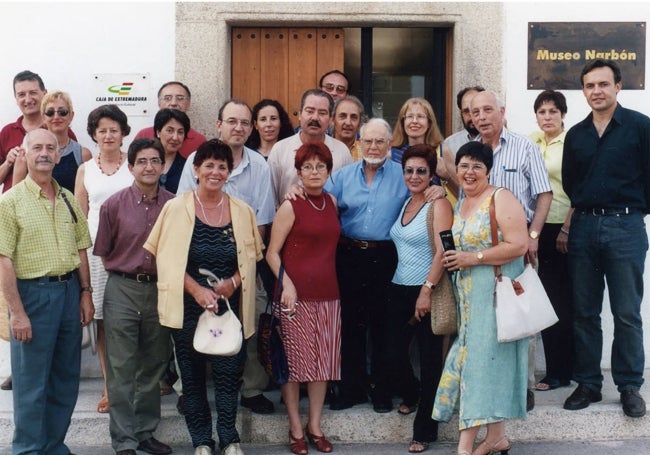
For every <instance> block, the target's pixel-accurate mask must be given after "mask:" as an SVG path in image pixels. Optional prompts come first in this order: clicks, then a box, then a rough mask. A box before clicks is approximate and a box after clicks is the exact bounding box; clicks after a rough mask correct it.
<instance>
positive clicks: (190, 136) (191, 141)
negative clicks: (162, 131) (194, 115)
mask: <svg viewBox="0 0 650 455" xmlns="http://www.w3.org/2000/svg"><path fill="white" fill-rule="evenodd" d="M142 137H146V138H149V139H154V138H155V137H156V135H155V134H154V131H153V127H152V126H150V127H148V128H143V129H141V130H140V131H138V134H136V135H135V139H140V138H142ZM204 142H205V136H204V135H202V134H201V133H199V132H198V131H196V130H195V129H193V128H190V130H189V131H188V132H187V134H186V135H185V140H184V141H183V144H182V145H181V148H180V150H179V151H178V153H180V155H181V156H182V157H183V158H187V157H188V156H190V154H191V153H192V152H195V151H196V149H197V148H199V145H201V144H203V143H204Z"/></svg>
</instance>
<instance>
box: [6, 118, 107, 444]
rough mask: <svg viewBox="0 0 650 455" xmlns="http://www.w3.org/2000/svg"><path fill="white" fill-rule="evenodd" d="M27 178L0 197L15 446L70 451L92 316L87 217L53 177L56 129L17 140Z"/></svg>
mask: <svg viewBox="0 0 650 455" xmlns="http://www.w3.org/2000/svg"><path fill="white" fill-rule="evenodd" d="M23 148H24V150H25V158H26V160H27V170H28V175H27V177H26V178H25V179H24V180H23V181H21V182H20V183H18V184H16V186H14V187H12V188H11V189H10V190H9V191H7V192H6V193H5V194H4V195H3V196H2V198H0V299H1V300H3V305H4V304H6V305H7V306H8V307H9V322H10V326H11V334H12V337H11V341H10V343H11V367H12V368H11V369H12V373H13V406H14V407H13V412H14V436H13V453H47V454H68V453H70V450H69V449H68V447H66V445H65V444H64V440H65V436H66V433H67V431H68V427H69V426H70V419H71V417H72V412H73V411H74V407H75V404H76V403H77V396H78V394H79V375H80V369H81V328H82V326H85V325H88V323H90V322H91V321H92V319H93V316H94V313H95V309H94V306H93V301H92V288H91V287H90V272H89V269H88V256H87V253H86V249H87V248H89V247H90V246H91V240H90V233H89V231H88V223H87V221H86V217H85V216H84V213H83V212H82V210H81V207H79V204H78V203H77V200H76V199H75V197H74V196H73V194H72V193H71V192H70V191H68V190H67V189H65V188H61V187H60V186H59V184H58V183H57V182H56V180H54V179H53V178H52V169H53V168H54V165H55V164H56V163H57V162H58V161H59V159H60V158H61V151H60V148H59V144H58V143H57V140H56V136H54V134H52V133H51V132H49V131H47V130H44V129H41V128H36V129H35V130H33V131H30V132H29V133H27V135H26V136H25V140H24V141H23Z"/></svg>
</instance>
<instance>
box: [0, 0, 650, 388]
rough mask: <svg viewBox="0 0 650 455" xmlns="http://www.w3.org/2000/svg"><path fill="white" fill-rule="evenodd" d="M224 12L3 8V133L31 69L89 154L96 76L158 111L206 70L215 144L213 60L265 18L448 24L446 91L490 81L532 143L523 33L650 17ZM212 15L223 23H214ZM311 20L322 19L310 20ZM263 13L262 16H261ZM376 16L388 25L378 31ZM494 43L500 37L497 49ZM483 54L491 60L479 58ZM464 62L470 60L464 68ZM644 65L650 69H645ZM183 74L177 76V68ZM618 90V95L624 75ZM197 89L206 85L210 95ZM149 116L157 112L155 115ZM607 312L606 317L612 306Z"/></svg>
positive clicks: (624, 9)
mask: <svg viewBox="0 0 650 455" xmlns="http://www.w3.org/2000/svg"><path fill="white" fill-rule="evenodd" d="M339 5H340V4H339ZM226 7H227V5H224V4H221V5H219V4H206V3H203V4H196V5H191V4H187V3H186V4H183V5H182V8H181V12H180V13H178V14H179V17H180V20H181V21H182V22H184V23H183V24H181V25H179V24H178V23H177V11H176V8H177V5H176V4H174V3H172V2H146V3H138V2H135V3H130V2H119V3H81V2H77V3H38V4H36V3H26V2H21V3H0V17H2V19H3V27H1V28H0V57H1V66H0V68H1V69H2V71H0V106H1V107H0V125H4V124H6V123H9V122H13V121H15V119H16V118H17V117H18V116H19V115H20V112H19V110H18V108H17V106H16V105H15V100H14V98H13V92H12V79H13V76H14V75H15V74H16V73H17V72H19V71H22V70H24V69H30V70H32V71H35V72H37V73H39V74H40V75H41V76H42V77H43V78H44V80H45V83H46V87H47V88H49V89H50V90H54V89H61V90H65V91H68V92H69V93H70V94H71V96H72V100H73V102H74V108H75V112H76V117H75V119H74V121H73V124H72V127H73V129H74V131H75V133H76V134H77V136H78V138H79V140H80V142H81V143H82V144H83V145H85V146H87V147H89V148H90V149H91V150H93V151H94V150H95V147H94V142H92V140H91V139H90V137H88V135H87V134H86V132H85V130H86V117H87V115H88V112H89V111H90V110H91V109H92V108H93V107H94V106H95V101H94V99H92V98H91V95H90V94H91V93H92V75H93V74H96V73H149V74H150V77H151V87H152V93H150V97H151V99H152V100H153V102H154V103H155V94H156V93H155V91H156V90H157V88H158V87H159V86H160V85H161V84H162V83H164V82H166V81H168V80H172V79H175V77H178V78H180V79H181V80H189V81H190V82H191V81H194V80H197V79H201V78H206V76H200V74H201V67H202V66H204V67H208V68H210V70H211V71H210V72H209V73H208V76H207V79H209V82H208V84H205V83H203V84H202V83H201V82H196V83H190V87H191V88H192V89H193V92H195V93H194V95H195V97H196V98H198V99H197V100H196V101H197V102H196V103H195V105H194V106H193V108H192V110H191V111H190V117H191V118H192V121H193V124H195V125H197V126H198V127H199V129H200V130H202V131H203V132H204V133H207V134H208V135H209V136H212V135H213V126H212V125H213V124H214V119H215V118H216V109H217V108H218V103H217V102H216V101H215V100H220V99H222V98H224V99H225V97H226V96H227V93H226V92H228V91H229V87H230V81H229V80H224V79H226V77H229V74H230V70H229V68H228V67H227V64H224V65H223V66H221V65H216V66H215V64H214V60H215V59H216V60H217V61H219V62H220V63H227V61H228V59H229V55H230V53H229V50H228V40H227V39H225V40H224V39H223V38H226V37H227V36H228V35H227V34H228V32H227V30H228V27H229V24H238V25H243V24H245V23H246V21H247V20H248V21H250V22H249V23H251V24H259V23H260V21H263V20H264V19H262V17H261V16H265V17H266V21H265V23H266V22H268V21H270V20H272V21H276V22H282V23H285V24H286V23H288V22H290V21H291V20H296V21H298V22H297V23H298V25H304V24H305V23H307V22H308V23H310V24H312V23H326V24H328V25H332V24H333V23H334V22H335V21H337V20H338V21H342V22H340V25H345V26H354V23H357V25H356V26H359V25H360V24H368V25H373V24H374V25H379V24H390V26H399V24H400V23H401V22H400V20H402V21H404V24H403V25H407V24H417V25H418V26H422V24H423V23H430V24H432V25H433V24H436V23H445V24H450V23H453V24H454V26H455V27H456V30H455V46H456V48H455V51H454V59H455V62H454V69H453V74H454V77H455V78H456V80H454V81H453V84H452V87H453V90H454V91H456V90H458V89H460V88H461V87H462V86H464V85H473V84H476V83H481V79H486V80H484V81H483V83H484V84H485V85H486V86H490V87H489V88H495V89H496V90H497V91H499V92H502V93H503V95H504V97H505V99H506V104H507V107H506V109H507V116H508V122H509V125H510V128H511V129H512V130H513V131H516V132H520V133H528V132H530V131H533V130H534V129H536V124H535V117H534V114H533V112H532V105H533V101H534V98H535V96H536V95H537V93H538V91H535V90H533V91H528V90H527V89H526V71H527V56H526V49H527V36H528V35H527V24H528V22H533V21H535V22H538V21H556V22H557V21H576V22H578V21H646V22H650V6H648V5H647V4H644V3H634V4H622V3H615V2H607V3H604V2H603V3H593V4H592V3H553V4H550V5H549V3H546V2H536V3H515V2H509V3H505V6H504V8H505V14H504V15H505V24H504V23H503V16H502V15H501V14H496V15H493V14H492V13H494V8H495V5H494V4H492V5H491V4H489V3H482V4H474V5H472V4H468V3H457V4H453V3H445V4H437V5H436V4H432V3H430V2H426V4H425V2H423V3H404V4H399V5H398V4H394V3H386V4H378V3H374V4H371V5H359V4H357V5H354V6H350V5H348V6H347V7H346V8H348V9H350V8H351V10H354V11H355V12H356V13H355V14H353V15H349V14H346V15H342V14H340V12H339V13H338V14H337V13H336V7H335V6H334V5H333V4H313V3H312V4H310V3H307V4H301V3H292V4H291V9H288V8H287V5H286V4H285V5H284V6H282V5H277V6H274V5H273V4H269V3H266V4H263V6H261V5H260V4H257V5H255V4H248V5H246V4H232V5H230V6H228V8H230V12H229V13H226V12H225V9H226ZM340 8H343V6H339V9H340ZM215 9H216V10H218V11H219V12H218V13H217V14H215ZM314 9H322V10H323V11H321V12H316V13H315V12H314ZM260 10H264V13H263V14H262V13H261V11H260ZM274 10H275V11H274ZM288 11H291V12H288ZM382 12H383V13H382ZM357 13H358V14H357ZM381 14H385V15H386V16H385V17H384V18H383V19H382V18H381ZM215 17H216V18H217V19H216V23H215ZM221 17H223V18H222V19H221ZM504 25H505V27H504ZM214 27H217V30H215V29H214ZM192 29H193V30H194V31H195V33H199V34H201V35H204V36H206V37H211V38H212V37H215V36H216V37H217V38H219V39H218V40H215V41H211V40H206V42H203V43H202V46H203V47H204V49H203V52H202V53H201V55H197V52H196V51H195V49H192V48H193V47H195V46H197V45H198V44H197V40H195V39H192V38H191V36H190V34H191V30H192ZM179 30H180V31H179ZM188 30H189V31H188ZM499 33H503V37H502V38H501V37H500V36H499ZM474 41H475V42H474ZM13 43H18V44H13ZM501 43H503V54H502V55H503V57H500V54H499V52H496V51H495V50H494V49H492V48H490V46H491V45H492V46H495V45H496V46H501ZM481 46H484V47H486V48H485V49H482V48H481ZM646 46H648V44H646ZM459 49H462V52H460V51H459ZM217 50H222V51H224V54H225V55H224V57H219V56H216V55H214V52H215V51H217ZM467 55H471V58H468V57H467ZM495 55H496V56H499V57H500V58H496V57H495ZM464 56H465V60H466V61H463V57H464ZM500 60H502V61H503V62H505V63H504V64H503V65H504V66H503V67H502V68H498V69H496V70H492V69H490V68H489V67H490V65H494V64H495V63H497V64H499V63H500ZM646 61H647V62H648V61H650V59H648V58H646ZM179 63H182V65H180V66H179ZM181 66H182V67H181ZM646 71H648V70H647V69H646ZM213 72H214V73H215V74H213ZM226 75H228V76H226ZM480 75H482V77H481V76H480ZM215 76H219V77H216V78H215ZM487 79H489V80H487ZM495 81H500V83H499V85H500V86H499V87H493V86H492V85H491V84H490V83H489V82H492V84H495ZM646 81H647V78H646ZM623 82H624V84H625V75H623ZM203 85H206V87H205V89H204V87H203ZM646 85H647V84H646ZM195 86H196V88H195ZM624 86H625V85H624ZM565 94H566V95H567V100H568V104H569V114H568V116H567V121H566V124H567V126H571V125H573V124H574V123H576V121H578V120H580V119H582V118H583V117H584V116H585V115H586V114H587V113H588V106H587V104H586V102H585V101H584V98H583V97H582V94H581V92H579V91H565ZM202 95H203V96H202ZM454 99H455V97H454ZM619 100H620V101H621V103H622V104H623V105H624V106H626V107H630V108H633V109H637V110H639V111H641V112H644V113H646V114H649V113H650V108H649V107H648V106H650V102H649V101H650V94H648V92H647V91H646V90H642V91H630V92H626V91H625V90H624V91H623V92H622V93H621V94H620V95H619ZM152 108H153V109H154V112H155V104H153V105H152ZM454 112H456V110H455V108H454ZM152 118H153V114H152V116H151V117H133V118H131V119H130V124H131V127H132V130H133V132H132V134H131V135H130V136H129V137H127V138H126V140H125V145H124V146H125V147H127V146H128V144H129V143H130V141H131V139H132V138H133V136H135V133H136V132H137V131H138V130H139V129H141V128H143V127H145V126H149V125H150V124H151V123H152ZM458 122H459V120H458V119H457V118H454V124H455V125H457V126H458V125H459V123H458ZM646 275H647V276H650V275H649V274H646ZM648 280H649V279H648V278H646V289H650V282H648ZM645 300H648V298H647V297H646V299H645ZM605 305H606V306H607V299H606V302H605ZM642 312H643V317H644V320H645V321H648V320H650V307H649V305H648V302H647V301H644V304H643V307H642ZM603 314H604V317H603V326H604V331H605V336H606V340H605V348H604V351H605V353H604V355H603V366H605V367H607V366H609V357H610V354H609V353H610V345H611V336H612V331H613V329H612V324H611V316H608V309H607V308H606V309H605V310H604V312H603ZM645 346H646V351H647V352H650V349H649V348H650V337H646V342H645ZM8 347H9V344H8V343H5V342H0V377H3V376H6V375H7V374H8V373H9V349H8ZM97 363H98V362H97V360H96V358H93V357H90V356H89V355H88V351H85V352H84V363H83V368H84V374H86V375H88V374H92V375H96V374H98V366H97ZM646 365H650V361H648V360H647V361H646Z"/></svg>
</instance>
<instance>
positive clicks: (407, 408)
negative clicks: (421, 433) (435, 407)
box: [397, 403, 418, 416]
mask: <svg viewBox="0 0 650 455" xmlns="http://www.w3.org/2000/svg"><path fill="white" fill-rule="evenodd" d="M417 409H418V405H417V404H413V405H408V404H406V403H401V404H400V405H399V407H398V408H397V412H398V413H399V414H402V415H403V416H407V415H409V414H413V413H414V412H415V411H416V410H417Z"/></svg>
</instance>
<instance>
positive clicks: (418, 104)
mask: <svg viewBox="0 0 650 455" xmlns="http://www.w3.org/2000/svg"><path fill="white" fill-rule="evenodd" d="M391 144H392V148H391V150H390V155H391V159H392V160H393V161H396V162H398V163H400V164H401V163H402V155H403V154H404V151H405V150H407V149H408V148H409V147H411V146H413V145H417V144H427V145H430V146H431V147H432V148H433V149H434V150H435V151H436V156H438V157H440V158H442V157H443V155H450V154H451V150H450V149H449V147H448V146H447V145H446V144H445V143H444V137H443V136H442V133H441V132H440V128H439V127H438V121H437V120H436V114H435V113H434V112H433V107H431V103H429V102H428V101H427V100H425V99H424V98H409V99H408V100H406V101H405V102H404V104H403V105H402V108H401V109H400V110H399V114H398V116H397V123H396V125H395V130H394V132H393V140H392V143H391ZM435 173H436V175H437V176H438V177H439V178H440V181H441V183H442V184H443V186H444V187H445V189H446V190H447V192H448V193H449V192H451V193H452V194H453V196H454V197H453V198H452V200H451V202H452V203H455V202H456V197H458V183H457V181H456V180H455V175H453V173H451V172H449V171H448V170H447V167H446V166H445V160H443V159H440V160H438V164H437V166H436V169H435Z"/></svg>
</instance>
